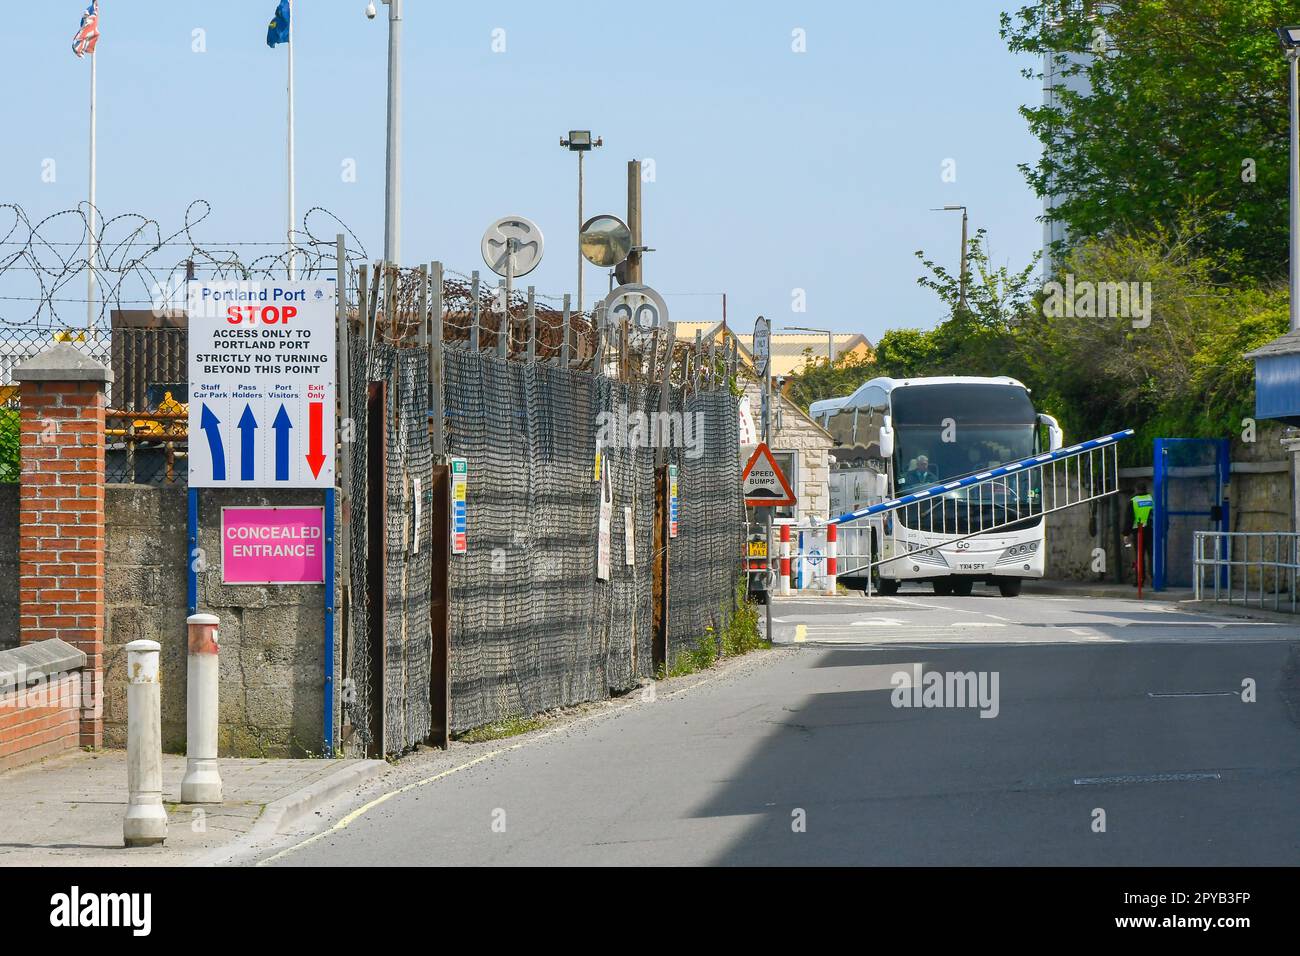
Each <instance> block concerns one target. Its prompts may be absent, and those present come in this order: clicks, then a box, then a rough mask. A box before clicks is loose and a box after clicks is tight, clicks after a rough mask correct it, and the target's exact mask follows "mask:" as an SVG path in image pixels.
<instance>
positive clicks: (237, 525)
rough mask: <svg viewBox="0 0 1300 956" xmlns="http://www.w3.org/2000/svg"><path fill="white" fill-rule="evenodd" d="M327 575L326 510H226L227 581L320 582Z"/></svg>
mask: <svg viewBox="0 0 1300 956" xmlns="http://www.w3.org/2000/svg"><path fill="white" fill-rule="evenodd" d="M324 580H325V509H324V508H313V507H286V508H268V507H247V508H222V509H221V582H222V583H223V584H320V583H322V582H323V581H324Z"/></svg>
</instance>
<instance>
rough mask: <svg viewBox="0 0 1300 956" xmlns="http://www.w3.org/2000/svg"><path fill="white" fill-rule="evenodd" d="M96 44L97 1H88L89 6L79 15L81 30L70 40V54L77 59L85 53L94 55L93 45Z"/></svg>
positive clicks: (97, 40) (97, 34)
mask: <svg viewBox="0 0 1300 956" xmlns="http://www.w3.org/2000/svg"><path fill="white" fill-rule="evenodd" d="M98 42H99V0H90V6H88V7H86V12H85V13H83V14H82V15H81V29H80V30H78V31H77V35H76V36H75V37H73V38H72V52H73V53H75V54H77V56H78V57H79V58H80V57H83V56H85V55H86V54H87V53H94V52H95V44H97V43H98Z"/></svg>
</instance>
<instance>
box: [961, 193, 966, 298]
mask: <svg viewBox="0 0 1300 956" xmlns="http://www.w3.org/2000/svg"><path fill="white" fill-rule="evenodd" d="M961 310H962V311H963V312H965V311H966V207H965V206H962V207H961Z"/></svg>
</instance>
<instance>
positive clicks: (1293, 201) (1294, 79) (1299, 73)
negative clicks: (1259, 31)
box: [1277, 26, 1300, 332]
mask: <svg viewBox="0 0 1300 956" xmlns="http://www.w3.org/2000/svg"><path fill="white" fill-rule="evenodd" d="M1277 36H1278V39H1279V40H1281V41H1282V47H1283V49H1285V50H1286V58H1287V65H1288V66H1289V67H1290V74H1291V89H1290V101H1291V102H1290V104H1289V105H1290V108H1291V130H1290V134H1289V135H1288V136H1287V141H1288V143H1289V144H1290V147H1291V175H1290V182H1291V190H1290V202H1289V203H1288V205H1289V206H1290V207H1291V208H1290V213H1291V215H1290V220H1291V229H1290V233H1291V296H1290V298H1291V331H1292V332H1295V331H1297V330H1300V241H1297V240H1300V144H1298V143H1297V142H1296V136H1297V133H1298V132H1300V113H1298V112H1297V111H1298V110H1300V107H1297V105H1296V104H1297V96H1300V26H1293V27H1278V30H1277Z"/></svg>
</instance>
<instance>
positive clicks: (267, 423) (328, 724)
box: [187, 279, 339, 754]
mask: <svg viewBox="0 0 1300 956" xmlns="http://www.w3.org/2000/svg"><path fill="white" fill-rule="evenodd" d="M187 313H188V325H189V334H188V340H189V390H190V395H189V434H190V436H191V442H190V453H189V456H188V466H189V488H190V492H189V493H190V501H189V541H190V555H189V559H190V560H189V582H188V598H189V605H190V608H189V610H190V613H191V614H194V613H196V612H197V611H198V607H197V605H198V579H197V574H198V570H199V565H200V560H199V559H200V554H199V543H198V538H199V535H198V532H199V516H198V490H199V489H200V488H261V489H274V488H312V489H319V490H321V491H323V492H324V493H325V494H324V497H325V507H324V508H323V509H322V508H320V507H292V508H291V507H284V508H275V507H272V508H223V509H222V516H221V518H222V520H221V554H222V563H221V573H222V580H223V582H224V583H229V584H321V585H323V587H324V592H325V597H324V618H325V622H324V623H325V653H324V661H325V674H324V698H325V707H324V731H325V732H324V741H325V753H327V754H330V753H333V750H334V558H335V554H334V545H335V541H334V530H335V529H334V511H335V489H334V484H335V465H334V458H335V447H336V445H335V425H336V417H337V408H336V406H335V391H336V389H335V379H336V373H337V365H338V362H337V351H336V350H337V346H338V325H339V323H338V284H337V282H336V281H335V280H326V281H298V280H293V279H285V280H277V279H266V280H261V281H202V280H191V281H190V283H189V285H188V288H187Z"/></svg>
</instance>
